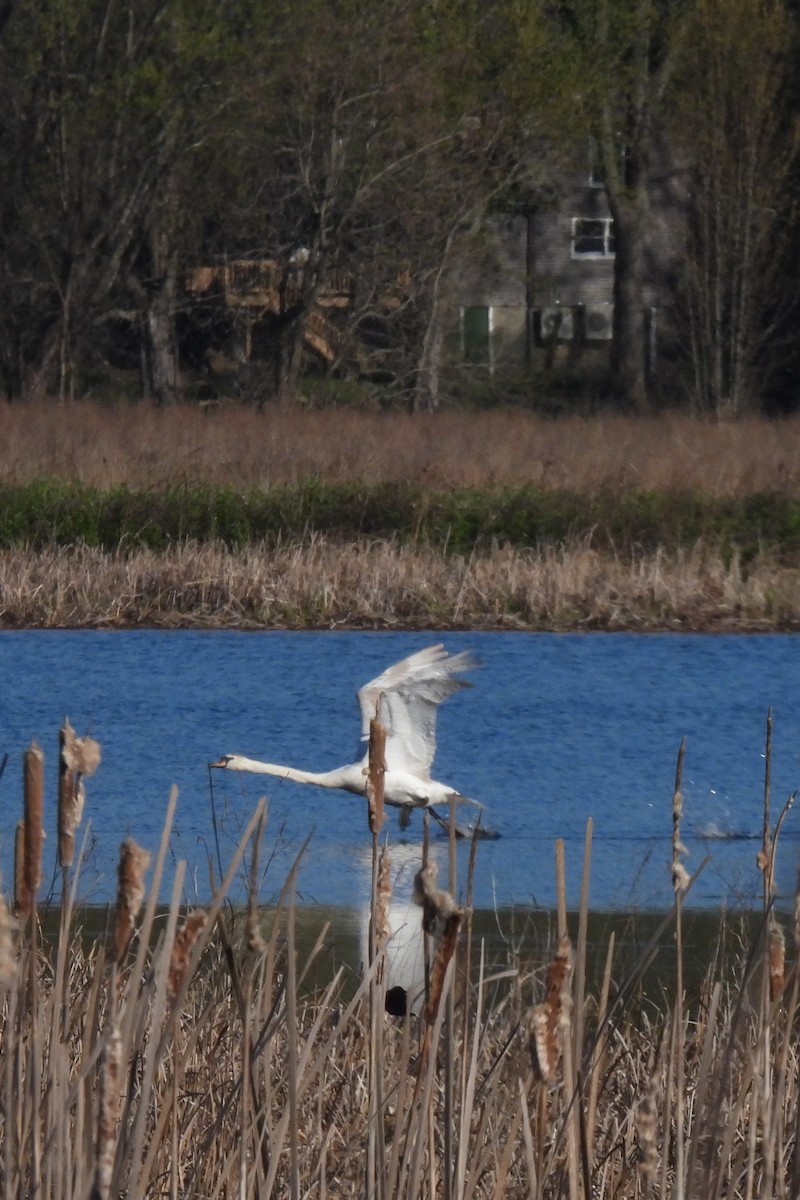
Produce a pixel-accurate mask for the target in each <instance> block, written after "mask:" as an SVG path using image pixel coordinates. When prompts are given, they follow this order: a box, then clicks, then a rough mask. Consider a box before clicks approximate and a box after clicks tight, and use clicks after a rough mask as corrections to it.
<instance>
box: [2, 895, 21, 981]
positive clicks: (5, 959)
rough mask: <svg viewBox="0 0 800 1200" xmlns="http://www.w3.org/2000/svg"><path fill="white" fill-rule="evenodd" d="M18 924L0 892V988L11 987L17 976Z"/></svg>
mask: <svg viewBox="0 0 800 1200" xmlns="http://www.w3.org/2000/svg"><path fill="white" fill-rule="evenodd" d="M18 928H19V926H18V924H17V922H16V921H15V920H14V918H13V916H12V915H11V912H10V911H9V908H8V904H7V903H6V898H5V896H4V895H3V894H2V892H0V988H5V989H8V988H10V987H12V985H13V983H14V980H15V979H16V977H17V971H18V961H17V944H16V940H17V931H18Z"/></svg>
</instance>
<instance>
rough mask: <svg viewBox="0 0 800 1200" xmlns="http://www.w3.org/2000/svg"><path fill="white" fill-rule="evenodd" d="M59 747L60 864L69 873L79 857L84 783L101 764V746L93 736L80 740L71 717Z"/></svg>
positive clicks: (62, 733)
mask: <svg viewBox="0 0 800 1200" xmlns="http://www.w3.org/2000/svg"><path fill="white" fill-rule="evenodd" d="M58 744H59V756H58V861H59V866H61V867H62V868H63V869H64V870H66V869H67V868H68V867H71V866H72V863H73V860H74V857H75V831H76V830H77V828H78V826H79V825H80V823H81V820H82V818H83V806H84V802H85V800H86V791H85V787H84V783H83V780H84V777H85V776H87V775H93V774H94V772H95V771H96V770H97V768H98V766H99V765H100V743H99V742H97V741H95V739H94V738H91V737H81V738H78V737H76V736H75V730H74V729H73V728H72V726H71V725H70V722H69V717H65V718H64V724H63V725H62V727H61V729H60V730H59V733H58Z"/></svg>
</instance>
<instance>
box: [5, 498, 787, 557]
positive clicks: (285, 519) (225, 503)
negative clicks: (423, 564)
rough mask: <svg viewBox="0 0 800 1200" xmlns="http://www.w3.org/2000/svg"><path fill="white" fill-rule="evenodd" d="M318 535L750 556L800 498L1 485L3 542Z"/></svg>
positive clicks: (236, 543) (773, 546)
mask: <svg viewBox="0 0 800 1200" xmlns="http://www.w3.org/2000/svg"><path fill="white" fill-rule="evenodd" d="M315 534H324V535H326V536H327V537H331V538H335V539H342V540H352V539H353V538H357V537H373V538H390V537H394V538H399V539H400V540H402V541H417V542H420V543H423V544H427V545H430V546H435V547H438V548H442V549H448V550H451V551H456V552H459V553H465V552H466V553H469V552H470V551H471V550H472V549H474V548H478V549H481V548H484V547H487V546H490V545H493V544H496V545H512V546H516V547H524V546H537V545H544V544H552V543H560V542H561V543H563V542H574V540H575V539H576V538H586V537H591V540H592V544H593V545H595V546H598V547H603V548H612V549H615V550H617V551H618V552H619V553H626V554H627V553H630V552H631V551H633V550H635V549H637V548H641V549H642V550H648V551H650V550H653V549H655V548H657V547H658V546H664V547H673V548H674V547H677V546H687V545H692V544H694V543H695V542H697V541H698V540H699V539H706V540H709V541H713V542H715V543H716V544H718V545H720V546H721V547H723V548H726V547H729V548H730V549H731V550H732V551H733V550H736V551H738V552H739V553H741V554H742V555H744V556H745V558H747V557H751V556H752V555H754V554H755V553H757V552H758V551H760V550H765V549H768V550H771V551H773V552H775V553H778V554H780V555H782V556H789V557H794V556H796V555H797V554H798V552H800V500H799V499H798V498H796V497H793V496H788V495H785V494H782V493H762V494H758V495H751V496H747V497H744V498H739V499H719V498H711V497H704V496H698V495H686V494H669V493H657V492H623V493H618V494H612V493H598V494H595V495H591V496H586V495H581V494H578V493H573V492H553V491H543V490H540V489H536V488H531V487H521V488H506V489H502V490H497V491H486V490H479V489H469V488H461V489H454V490H452V491H449V492H428V491H425V490H423V489H420V488H416V487H413V486H411V485H407V486H397V485H389V484H380V485H375V486H367V485H357V484H327V483H321V482H317V481H313V480H312V481H309V482H305V483H301V484H295V485H290V486H281V487H275V488H271V489H269V490H266V491H261V490H251V491H237V490H236V489H234V488H225V487H197V486H181V487H175V488H168V489H161V490H145V491H135V490H130V489H128V488H116V489H113V490H111V491H100V490H98V489H95V488H89V487H82V486H78V485H72V484H64V483H60V482H50V481H44V482H38V483H34V484H28V485H25V486H19V487H4V488H0V547H2V548H5V549H10V548H14V547H20V546H27V547H30V548H42V547H45V546H47V545H52V544H57V545H72V544H76V543H79V542H82V543H85V544H86V545H89V546H98V547H102V548H104V549H106V550H111V549H116V548H119V547H124V546H126V545H130V546H131V547H142V546H145V547H148V548H150V549H154V550H158V549H163V548H165V547H166V546H168V545H170V544H172V543H175V542H181V541H186V540H190V539H191V540H195V541H198V542H210V541H220V542H222V543H224V544H225V545H226V546H228V547H231V548H235V547H242V546H245V545H247V544H248V543H252V542H266V543H268V544H270V543H272V544H275V543H277V542H278V541H287V540H291V541H300V542H306V541H308V540H309V539H310V537H311V536H313V535H315Z"/></svg>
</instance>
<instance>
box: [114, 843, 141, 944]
mask: <svg viewBox="0 0 800 1200" xmlns="http://www.w3.org/2000/svg"><path fill="white" fill-rule="evenodd" d="M149 865H150V854H149V853H148V851H147V850H143V849H142V847H141V846H138V845H137V844H136V842H135V841H134V840H133V838H126V839H125V841H124V842H123V843H122V845H121V846H120V850H119V866H118V869H117V876H118V884H117V909H116V918H115V923H114V961H115V963H116V965H117V966H118V967H121V966H122V964H123V962H124V961H125V955H126V954H127V953H128V947H129V946H130V944H131V939H132V938H133V931H134V925H135V922H136V917H137V915H138V912H139V909H140V908H141V907H142V901H143V900H144V896H145V886H144V874H145V871H146V870H147V868H148V867H149Z"/></svg>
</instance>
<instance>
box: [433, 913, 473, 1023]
mask: <svg viewBox="0 0 800 1200" xmlns="http://www.w3.org/2000/svg"><path fill="white" fill-rule="evenodd" d="M443 894H444V895H445V896H448V895H449V894H448V893H447V892H444V893H443ZM463 915H464V914H463V912H462V910H461V909H460V908H458V907H456V908H455V909H454V910H453V911H451V912H450V914H449V916H447V917H446V918H445V922H444V931H443V933H442V940H441V942H440V943H439V949H438V950H437V952H436V958H435V959H434V960H433V966H432V968H431V984H430V991H429V993H428V1002H427V1004H426V1005H425V1020H426V1021H427V1023H428V1025H429V1026H430V1025H432V1024H433V1022H434V1020H435V1019H436V1014H437V1012H438V1011H439V1004H440V1003H441V999H442V991H443V989H444V977H445V975H446V973H447V968H448V966H449V964H450V959H451V958H452V957H453V955H454V954H455V952H456V945H457V944H458V932H459V929H460V928H461V919H462V917H463Z"/></svg>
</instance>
